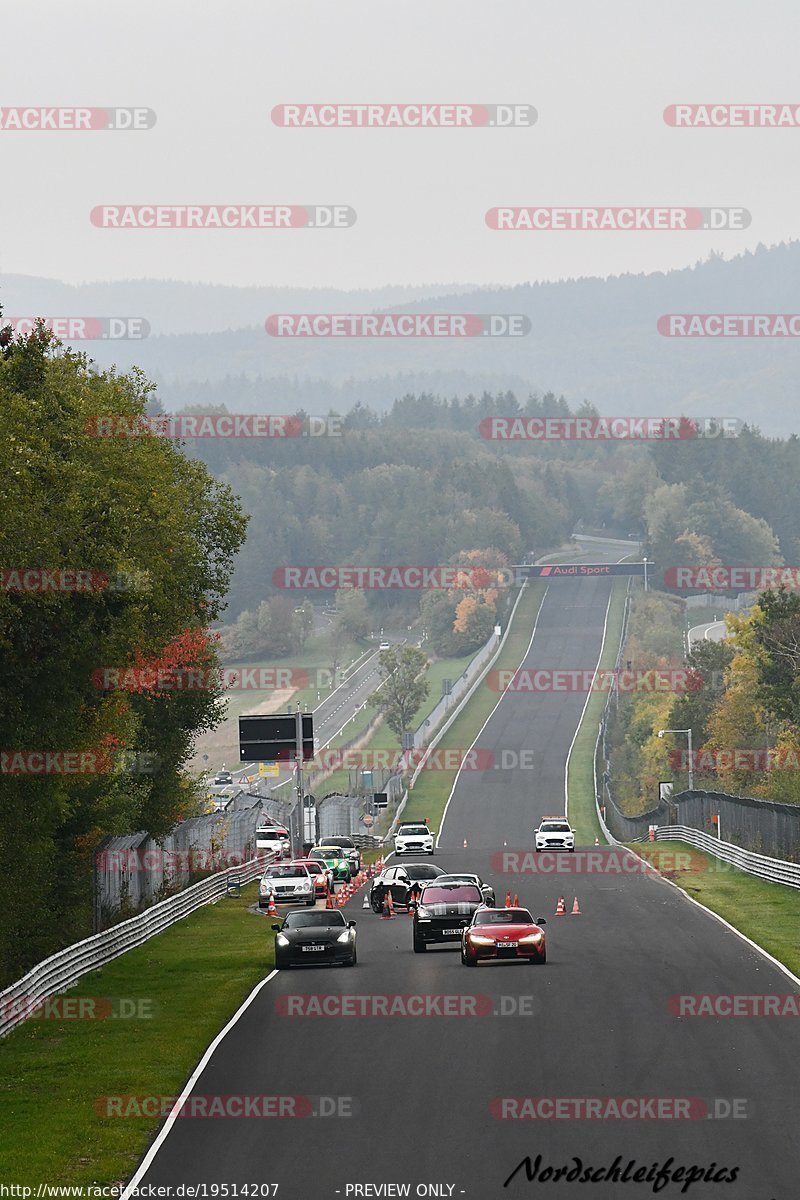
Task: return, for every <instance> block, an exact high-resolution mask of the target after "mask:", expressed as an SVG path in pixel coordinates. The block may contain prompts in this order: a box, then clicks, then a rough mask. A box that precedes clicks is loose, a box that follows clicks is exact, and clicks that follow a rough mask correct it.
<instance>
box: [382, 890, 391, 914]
mask: <svg viewBox="0 0 800 1200" xmlns="http://www.w3.org/2000/svg"><path fill="white" fill-rule="evenodd" d="M381 916H382V917H383V919H384V921H391V920H393V918H394V905H393V904H392V891H391V888H387V891H386V895H385V896H384V898H383V912H382V913H381Z"/></svg>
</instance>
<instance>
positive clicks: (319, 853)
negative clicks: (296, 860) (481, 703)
mask: <svg viewBox="0 0 800 1200" xmlns="http://www.w3.org/2000/svg"><path fill="white" fill-rule="evenodd" d="M311 857H312V858H341V857H342V852H341V850H340V849H339V847H338V846H329V847H328V846H326V847H325V849H324V850H316V851H315V852H314V853H313V854H312V855H311Z"/></svg>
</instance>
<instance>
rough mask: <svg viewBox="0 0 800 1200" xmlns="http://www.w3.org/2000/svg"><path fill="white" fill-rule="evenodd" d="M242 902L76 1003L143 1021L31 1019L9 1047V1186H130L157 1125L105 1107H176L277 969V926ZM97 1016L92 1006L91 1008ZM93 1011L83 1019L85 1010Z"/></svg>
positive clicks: (204, 919)
mask: <svg viewBox="0 0 800 1200" xmlns="http://www.w3.org/2000/svg"><path fill="white" fill-rule="evenodd" d="M256 898H257V885H256V884H249V885H248V886H247V887H245V888H243V889H242V895H241V898H232V897H225V898H223V899H221V900H219V901H218V902H217V903H216V904H214V905H209V906H207V907H205V908H201V909H199V910H198V911H197V912H195V913H192V915H191V916H189V917H186V918H185V919H184V920H182V921H178V923H177V924H175V925H173V926H171V928H169V929H168V930H166V931H165V932H164V933H162V934H159V935H158V936H157V937H154V938H151V939H150V941H148V942H145V943H144V945H143V946H139V947H137V948H136V949H135V950H131V951H129V952H128V953H127V954H123V955H122V956H121V957H120V958H117V959H115V960H114V961H113V962H111V963H108V964H107V965H106V966H105V967H102V968H101V969H100V970H99V971H93V972H92V973H91V974H89V975H85V976H84V977H83V978H82V979H81V980H80V981H79V982H78V984H76V986H75V987H74V988H72V989H71V990H70V992H69V993H68V996H69V997H70V998H72V997H84V998H87V1000H94V1001H95V1005H96V1011H106V1009H107V1004H106V1003H105V1001H103V1002H101V1003H98V998H100V997H103V998H110V999H111V1000H112V1004H117V1005H118V1006H119V1003H120V998H124V999H126V1000H128V1001H130V1003H129V1004H128V1005H127V1010H128V1011H130V1010H131V1008H132V1007H133V1009H134V1011H135V1012H136V1013H140V1014H150V1015H141V1016H140V1015H137V1016H130V1017H127V1018H126V1017H123V1016H118V1017H112V1016H108V1017H106V1019H82V1020H81V1019H73V1020H70V1019H66V1018H65V1017H62V1018H61V1019H58V1018H51V1017H45V1016H40V1017H34V1018H31V1019H29V1020H28V1021H25V1022H23V1024H22V1025H20V1026H18V1027H17V1028H16V1029H15V1030H13V1031H12V1032H11V1033H10V1034H9V1035H8V1037H6V1038H4V1039H3V1040H2V1043H0V1056H2V1061H3V1078H2V1083H0V1129H2V1130H3V1138H2V1142H3V1145H2V1149H1V1150H0V1177H2V1178H3V1179H4V1180H5V1181H6V1182H14V1183H18V1184H23V1185H30V1184H34V1185H38V1184H39V1183H40V1182H50V1183H54V1184H75V1185H78V1184H83V1185H86V1184H89V1183H93V1182H98V1183H114V1182H117V1181H121V1180H126V1179H128V1178H130V1176H131V1175H132V1174H133V1171H134V1169H135V1167H136V1164H137V1163H138V1161H139V1159H140V1158H141V1156H142V1154H143V1153H144V1150H145V1148H146V1146H147V1145H148V1143H149V1141H150V1140H151V1138H152V1136H153V1134H154V1132H155V1130H156V1129H157V1127H158V1125H159V1124H160V1118H159V1117H131V1118H128V1119H125V1118H122V1117H104V1116H101V1115H99V1113H98V1111H97V1109H96V1107H95V1106H96V1105H97V1106H98V1107H101V1106H102V1097H107V1096H128V1097H130V1096H136V1097H144V1096H148V1097H152V1096H158V1097H162V1096H166V1097H169V1096H177V1095H178V1094H179V1093H180V1090H181V1087H182V1085H183V1084H184V1083H185V1081H186V1079H187V1078H188V1076H189V1074H190V1073H191V1071H192V1069H193V1068H194V1066H195V1065H196V1064H197V1062H198V1061H199V1059H200V1058H201V1056H202V1054H203V1052H204V1051H205V1049H206V1048H207V1046H208V1045H209V1043H210V1042H211V1041H212V1040H213V1038H214V1037H215V1036H216V1035H217V1033H218V1032H219V1031H220V1029H221V1028H222V1027H223V1025H224V1024H225V1023H226V1021H228V1020H229V1018H230V1017H231V1016H232V1014H233V1013H234V1012H235V1011H236V1009H237V1007H238V1006H239V1004H240V1003H241V1002H242V1000H244V998H245V996H247V994H248V993H249V992H250V991H251V989H252V988H253V987H254V986H255V984H256V983H258V981H259V980H260V979H263V978H264V976H265V975H266V974H268V972H269V971H270V970H271V969H272V966H273V935H272V932H271V930H270V922H269V919H268V918H261V917H257V916H255V915H254V914H253V913H250V912H248V911H247V906H248V905H249V904H253V903H254V902H255V900H256ZM87 1009H88V1005H87ZM84 1011H86V1010H84Z"/></svg>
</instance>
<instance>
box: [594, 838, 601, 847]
mask: <svg viewBox="0 0 800 1200" xmlns="http://www.w3.org/2000/svg"><path fill="white" fill-rule="evenodd" d="M594 844H595V846H599V845H600V838H595V839H594Z"/></svg>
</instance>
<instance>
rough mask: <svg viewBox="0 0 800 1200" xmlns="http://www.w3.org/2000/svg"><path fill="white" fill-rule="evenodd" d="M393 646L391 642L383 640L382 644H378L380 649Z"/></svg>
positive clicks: (387, 648)
mask: <svg viewBox="0 0 800 1200" xmlns="http://www.w3.org/2000/svg"><path fill="white" fill-rule="evenodd" d="M391 648H392V644H391V642H381V644H380V646H378V649H379V650H391Z"/></svg>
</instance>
